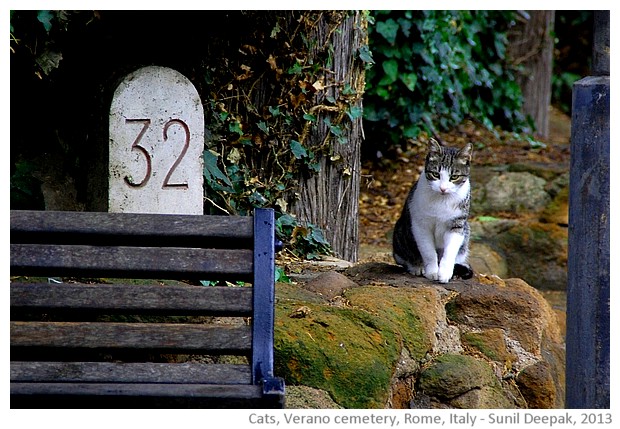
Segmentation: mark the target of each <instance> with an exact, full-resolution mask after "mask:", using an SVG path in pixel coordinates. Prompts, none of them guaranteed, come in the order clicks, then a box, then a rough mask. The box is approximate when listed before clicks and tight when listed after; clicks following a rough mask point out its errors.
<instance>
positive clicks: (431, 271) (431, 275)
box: [422, 264, 438, 281]
mask: <svg viewBox="0 0 620 429" xmlns="http://www.w3.org/2000/svg"><path fill="white" fill-rule="evenodd" d="M422 275H423V276H424V277H426V278H427V279H429V280H433V281H434V280H437V279H438V267H437V265H436V264H435V265H432V264H429V265H426V266H425V267H424V270H423V272H422Z"/></svg>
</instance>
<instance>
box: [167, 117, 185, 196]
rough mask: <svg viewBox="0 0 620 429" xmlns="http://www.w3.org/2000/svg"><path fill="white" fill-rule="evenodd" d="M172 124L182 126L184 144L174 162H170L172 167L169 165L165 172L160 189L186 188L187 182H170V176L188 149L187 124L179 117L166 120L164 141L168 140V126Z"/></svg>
mask: <svg viewBox="0 0 620 429" xmlns="http://www.w3.org/2000/svg"><path fill="white" fill-rule="evenodd" d="M174 124H178V125H180V126H181V128H183V131H184V132H185V144H184V145H183V149H182V150H181V153H180V154H179V157H178V158H177V160H176V161H174V164H172V167H170V170H168V174H166V178H165V179H164V184H163V185H162V189H165V188H183V189H187V187H188V185H187V183H170V176H172V173H174V170H176V168H177V166H178V165H179V163H180V162H181V160H182V159H183V157H184V156H185V154H186V153H187V149H189V127H188V126H187V124H186V123H185V122H183V121H182V120H180V119H171V120H169V121H168V122H166V125H165V126H164V141H166V140H168V128H170V126H171V125H174Z"/></svg>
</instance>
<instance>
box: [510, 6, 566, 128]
mask: <svg viewBox="0 0 620 429" xmlns="http://www.w3.org/2000/svg"><path fill="white" fill-rule="evenodd" d="M527 14H528V15H529V16H526V15H525V14H523V15H522V16H520V20H519V21H518V22H517V25H516V26H515V28H514V29H513V30H512V31H511V32H510V33H509V35H508V37H509V40H510V44H509V56H510V58H511V59H512V63H513V65H515V66H518V67H520V68H521V72H520V74H519V78H518V80H519V86H520V87H521V91H522V92H523V113H524V115H525V116H526V117H528V116H529V117H531V118H532V120H533V123H534V126H535V127H536V135H537V136H538V137H542V138H547V137H548V136H549V117H548V113H549V105H550V103H551V75H552V72H553V37H552V34H551V32H552V31H553V25H554V21H555V11H553V10H531V11H527Z"/></svg>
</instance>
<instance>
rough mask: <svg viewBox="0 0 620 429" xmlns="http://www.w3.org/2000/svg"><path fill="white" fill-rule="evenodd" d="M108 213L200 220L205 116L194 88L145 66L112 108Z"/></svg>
mask: <svg viewBox="0 0 620 429" xmlns="http://www.w3.org/2000/svg"><path fill="white" fill-rule="evenodd" d="M109 131H110V152H109V174H110V176H109V193H108V210H109V211H110V212H130V213H176V214H203V149H204V111H203V107H202V103H201V101H200V97H199V95H198V92H197V91H196V88H195V87H194V85H192V83H191V82H190V81H189V79H187V78H186V77H185V76H183V75H182V74H181V73H179V72H177V71H176V70H172V69H170V68H165V67H157V66H149V67H144V68H141V69H139V70H137V71H135V72H133V73H130V74H129V75H127V76H126V77H125V79H124V80H123V81H122V82H121V83H120V85H119V86H118V88H117V89H116V91H115V92H114V97H113V99H112V105H111V107H110V128H109Z"/></svg>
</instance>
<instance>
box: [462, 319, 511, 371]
mask: <svg viewBox="0 0 620 429" xmlns="http://www.w3.org/2000/svg"><path fill="white" fill-rule="evenodd" d="M461 342H462V343H463V346H464V347H466V348H470V349H475V350H477V351H478V352H480V353H482V354H483V355H485V356H486V357H488V358H489V359H491V360H493V361H495V362H500V363H504V364H506V365H507V366H510V364H511V362H512V360H513V359H514V356H513V355H511V354H510V352H508V349H507V348H506V341H505V339H504V333H503V331H502V330H501V329H499V328H495V329H485V330H483V331H481V332H466V333H463V334H462V335H461Z"/></svg>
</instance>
